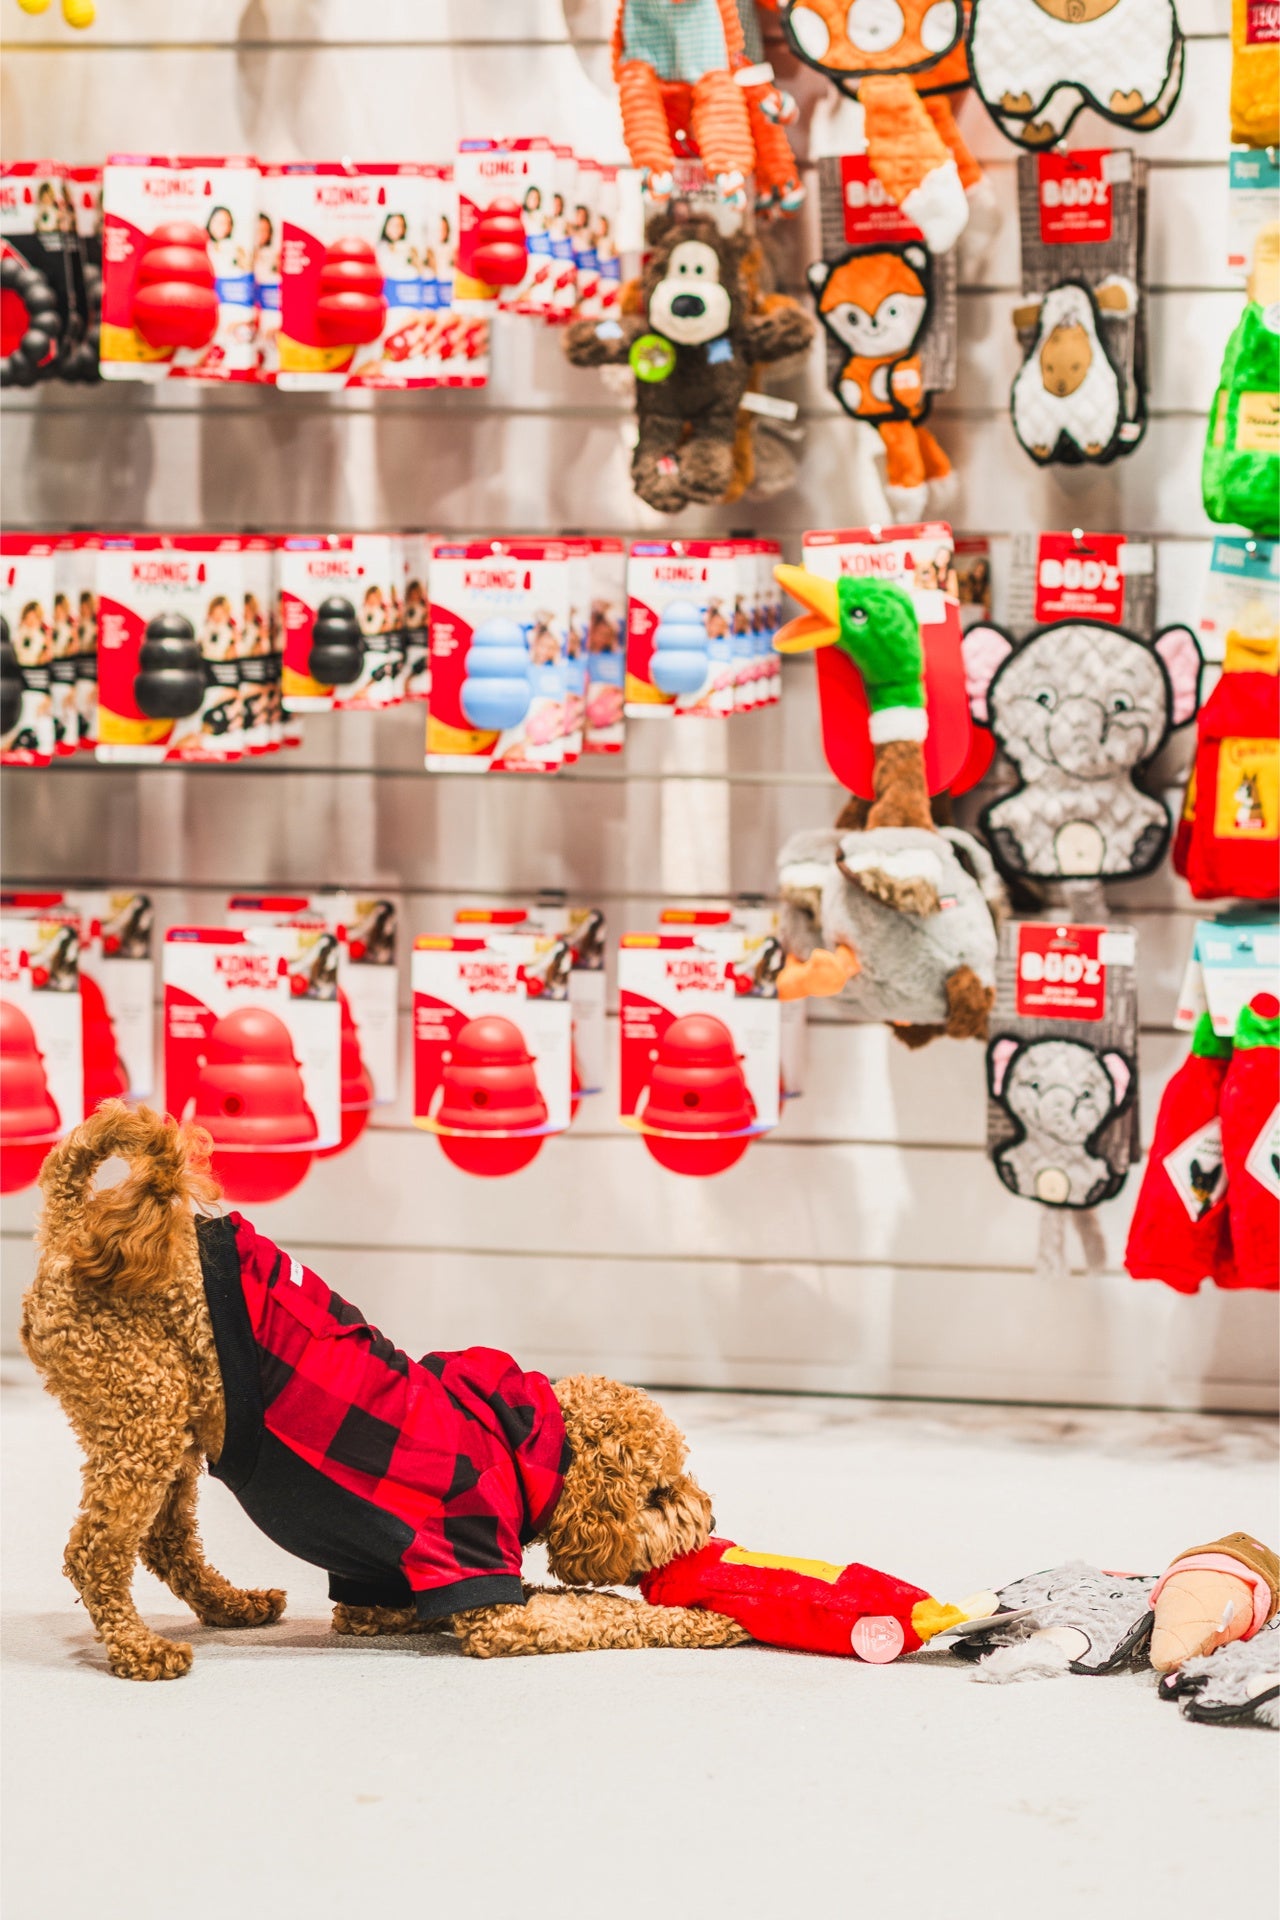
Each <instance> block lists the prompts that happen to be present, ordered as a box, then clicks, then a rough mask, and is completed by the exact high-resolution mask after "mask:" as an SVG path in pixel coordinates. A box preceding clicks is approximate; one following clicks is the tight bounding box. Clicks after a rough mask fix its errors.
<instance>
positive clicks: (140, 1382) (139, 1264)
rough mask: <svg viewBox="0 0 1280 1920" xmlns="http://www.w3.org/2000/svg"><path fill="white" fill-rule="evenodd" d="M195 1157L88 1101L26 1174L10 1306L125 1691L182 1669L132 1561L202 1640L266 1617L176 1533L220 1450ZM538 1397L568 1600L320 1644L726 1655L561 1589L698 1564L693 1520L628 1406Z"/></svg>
mask: <svg viewBox="0 0 1280 1920" xmlns="http://www.w3.org/2000/svg"><path fill="white" fill-rule="evenodd" d="M209 1145H210V1143H209V1140H208V1136H207V1135H204V1134H202V1133H200V1132H199V1131H198V1130H196V1129H191V1128H183V1127H179V1126H177V1125H176V1124H175V1122H173V1121H172V1120H162V1119H160V1118H159V1116H158V1115H156V1114H154V1113H151V1112H149V1111H148V1110H147V1109H146V1108H141V1109H138V1110H136V1111H135V1110H133V1109H130V1108H128V1107H126V1106H124V1105H123V1104H122V1103H121V1102H120V1101H107V1102H104V1104H103V1105H102V1106H101V1107H100V1108H99V1109H98V1111H97V1113H96V1114H94V1116H93V1117H92V1118H91V1119H89V1120H86V1121H85V1122H84V1123H83V1124H82V1125H81V1126H78V1127H76V1128H75V1129H74V1131H73V1132H71V1133H70V1134H69V1135H68V1136H67V1138H66V1139H65V1140H64V1141H63V1142H62V1143H61V1144H60V1145H59V1146H57V1147H56V1148H55V1149H54V1150H53V1152H52V1153H50V1155H49V1157H48V1159H47V1160H46V1161H45V1164H44V1169H43V1171H42V1173H41V1176H40V1183H41V1186H42V1187H43V1189H44V1194H45V1208H44V1214H43V1218H42V1221H41V1224H40V1229H39V1246H40V1263H39V1267H38V1269H37V1273H36V1277H35V1280H34V1281H33V1283H32V1285H31V1287H30V1289H29V1291H28V1293H27V1295H26V1299H25V1301H24V1303H23V1324H22V1338H23V1344H24V1345H25V1347H26V1350H27V1352H28V1353H29V1354H30V1356H31V1358H32V1360H33V1361H34V1362H35V1364H36V1366H37V1367H38V1368H39V1370H40V1372H41V1374H42V1375H43V1376H44V1381H45V1385H46V1386H47V1388H48V1390H49V1391H50V1392H51V1393H53V1394H54V1395H55V1396H56V1398H57V1399H58V1400H60V1401H61V1403H62V1405H63V1407H64V1408H65V1410H66V1413H67V1415H68V1418H69V1419H70V1421H71V1424H72V1426H73V1427H74V1429H75V1432H76V1436H77V1438H78V1439H79V1441H80V1445H81V1447H82V1449H83V1452H84V1456H85V1464H84V1491H83V1499H82V1504H81V1508H80V1512H79V1514H78V1516H77V1518H76V1521H75V1524H74V1526H73V1527H72V1530H71V1538H70V1540H69V1541H68V1543H67V1553H66V1560H65V1571H66V1573H67V1576H68V1578H69V1579H70V1580H71V1581H72V1582H73V1584H74V1585H75V1587H76V1589H77V1591H78V1592H79V1594H80V1597H81V1598H82V1600H83V1601H84V1604H85V1606H86V1608H87V1609H88V1612H89V1617H90V1619H91V1620H92V1622H93V1625H94V1628H95V1631H96V1633H97V1635H98V1637H99V1638H100V1639H101V1640H103V1641H104V1642H105V1644H106V1650H107V1658H108V1661H109V1663H110V1666H111V1669H112V1671H113V1672H114V1673H117V1674H120V1675H121V1676H122V1677H124V1678H126V1679H131V1680H167V1679H172V1678H174V1677H175V1676H177V1675H178V1674H182V1673H185V1672H186V1671H187V1669H188V1667H189V1666H190V1665H191V1648H190V1647H189V1646H187V1645H184V1644H182V1643H179V1642H175V1641H171V1640H166V1639H164V1638H163V1637H162V1636H161V1635H159V1634H156V1633H153V1632H152V1631H151V1629H150V1628H149V1627H148V1626H147V1625H146V1624H145V1623H144V1621H143V1620H142V1619H141V1618H140V1617H139V1615H138V1612H137V1609H136V1607H135V1606H134V1603H133V1598H132V1593H131V1587H132V1582H133V1570H134V1567H135V1565H136V1563H137V1562H138V1561H139V1560H141V1561H142V1563H143V1565H144V1566H146V1567H148V1568H149V1569H150V1570H151V1572H152V1573H154V1574H156V1575H157V1576H158V1577H159V1578H160V1579H161V1580H163V1581H164V1582H165V1583H166V1585H167V1586H168V1587H169V1588H170V1589H171V1591H172V1592H173V1593H175V1594H176V1595H177V1596H178V1598H179V1599H180V1600H184V1601H185V1602H186V1603H187V1605H188V1606H189V1607H190V1608H191V1610H192V1612H193V1613H194V1614H195V1615H196V1617H197V1619H199V1620H200V1621H202V1622H203V1623H204V1624H205V1625H206V1626H214V1627H260V1626H264V1625H266V1624H268V1623H269V1622H271V1621H274V1620H277V1619H278V1618H279V1617H280V1615H281V1613H282V1612H283V1610H284V1604H285V1596H284V1594H283V1593H282V1592H281V1591H279V1589H277V1588H270V1589H267V1590H265V1591H245V1590H243V1589H241V1588H239V1587H235V1586H233V1585H232V1584H231V1582H230V1581H228V1580H226V1579H224V1577H223V1576H222V1574H220V1573H217V1572H215V1571H214V1569H213V1568H212V1567H211V1566H210V1565H209V1563H208V1561H207V1560H206V1559H205V1557H204V1552H203V1549H202V1547H201V1544H200V1536H199V1533H198V1531H197V1528H196V1517H195V1506H196V1479H197V1475H198V1474H199V1472H200V1469H201V1466H202V1464H203V1462H204V1461H205V1460H206V1459H208V1460H210V1461H211V1462H217V1461H218V1460H219V1456H220V1454H221V1452H222V1449H223V1445H224V1439H225V1437H226V1433H227V1407H226V1400H225V1396H224V1392H223V1380H222V1373H221V1370H220V1365H219V1357H218V1349H217V1345H216V1343H215V1338H214V1327H213V1322H212V1320H211V1317H210V1312H209V1307H208V1303H207V1300H206V1294H205V1284H204V1277H203V1271H202V1265H201V1258H200V1251H199V1245H198V1241H197V1229H196V1216H197V1211H198V1210H199V1211H202V1212H207V1210H208V1209H209V1208H210V1207H211V1206H212V1204H213V1202H214V1201H215V1200H216V1199H217V1196H218V1187H217V1183H216V1182H215V1181H214V1180H213V1178H212V1177H211V1175H210V1173H209V1171H208V1165H207V1162H208V1153H209ZM113 1155H118V1156H120V1157H121V1158H123V1159H125V1160H127V1161H128V1162H129V1163H130V1169H129V1174H128V1176H127V1178H125V1179H124V1180H123V1181H122V1182H121V1183H120V1184H119V1185H118V1186H115V1187H111V1188H106V1189H104V1190H101V1191H94V1189H93V1186H92V1180H93V1175H94V1173H95V1171H96V1169H97V1168H98V1166H99V1165H100V1163H101V1162H102V1161H104V1160H106V1159H108V1158H110V1157H111V1156H113ZM379 1337H380V1336H379ZM388 1344H389V1343H388ZM554 1395H555V1400H556V1402H558V1405H559V1409H560V1413H561V1416H562V1418H563V1422H564V1428H565V1436H566V1439H567V1441H568V1443H569V1448H570V1449H571V1455H572V1457H571V1458H570V1459H569V1460H568V1462H567V1465H566V1468H565V1472H564V1480H563V1487H562V1489H561V1491H560V1493H559V1495H558V1497H557V1498H556V1500H555V1504H554V1506H553V1508H552V1509H551V1512H550V1515H549V1517H548V1518H546V1519H545V1521H544V1523H543V1530H542V1533H541V1535H540V1537H542V1538H544V1539H545V1542H546V1547H547V1554H548V1559H549V1561H550V1565H551V1571H552V1574H553V1576H554V1577H555V1578H556V1579H558V1580H562V1581H564V1582H565V1583H566V1584H567V1586H569V1587H573V1588H577V1589H579V1591H577V1592H567V1591H564V1590H563V1589H527V1590H526V1595H525V1600H524V1603H523V1604H515V1603H510V1604H498V1605H492V1606H484V1607H477V1608H472V1609H469V1610H467V1611H465V1612H458V1613H454V1614H452V1615H451V1616H447V1617H445V1618H444V1619H434V1620H422V1619H420V1618H418V1617H417V1615H416V1614H415V1612H414V1610H413V1609H412V1608H401V1607H390V1606H357V1605H352V1604H349V1603H343V1602H340V1603H339V1604H338V1605H337V1606H336V1607H335V1609H334V1616H333V1624H334V1627H335V1629H336V1630H337V1631H338V1632H340V1633H351V1634H373V1633H404V1632H406V1631H423V1630H426V1631H431V1630H435V1629H437V1628H442V1627H446V1628H447V1627H451V1628H452V1630H453V1632H454V1633H455V1634H456V1635H457V1637H458V1639H459V1640H460V1641H461V1643H462V1645H463V1647H464V1648H465V1650H466V1651H467V1652H468V1653H472V1654H476V1655H479V1656H481V1657H482V1658H483V1657H488V1656H491V1655H494V1654H508V1653H571V1652H579V1651H588V1650H591V1649H598V1648H609V1647H716V1646H731V1645H736V1644H737V1643H738V1642H740V1641H742V1640H744V1639H745V1638H746V1635H745V1634H744V1633H743V1632H742V1630H741V1628H740V1627H738V1626H737V1625H736V1624H735V1623H734V1622H733V1621H731V1620H728V1619H725V1618H724V1617H722V1616H720V1615H716V1614H711V1613H703V1612H698V1611H695V1610H683V1609H680V1608H667V1607H651V1606H648V1605H647V1604H645V1603H644V1602H643V1601H640V1600H632V1599H628V1598H625V1597H623V1596H621V1595H617V1594H612V1593H601V1592H592V1591H581V1589H591V1588H594V1587H599V1586H604V1585H613V1584H616V1583H621V1582H630V1581H632V1580H634V1579H635V1578H636V1577H638V1576H639V1575H640V1574H641V1573H643V1572H645V1571H647V1570H648V1569H649V1568H651V1567H658V1566H662V1565H665V1563H666V1562H667V1561H669V1560H672V1559H674V1558H675V1557H676V1556H677V1555H678V1554H682V1553H687V1552H690V1551H692V1550H694V1549H696V1548H698V1547H701V1546H703V1545H704V1544H705V1543H706V1541H707V1540H708V1539H709V1538H710V1534H711V1527H712V1520H711V1504H710V1501H709V1500H708V1498H707V1496H706V1494H705V1493H704V1492H703V1490H702V1488H701V1487H700V1486H699V1485H698V1483H697V1482H696V1481H695V1480H694V1479H693V1478H692V1477H691V1476H690V1475H689V1474H688V1473H686V1471H685V1442H684V1438H683V1436H682V1435H681V1433H680V1432H679V1430H678V1429H677V1428H676V1427H675V1426H674V1425H673V1423H672V1422H671V1421H670V1420H669V1419H668V1418H667V1416H666V1415H665V1414H664V1413H663V1412H662V1410H661V1408H660V1407H658V1406H657V1405H655V1403H654V1402H653V1401H652V1400H650V1399H649V1397H648V1396H647V1395H646V1394H643V1393H641V1392H639V1391H638V1390H637V1389H636V1388H633V1387H627V1386H623V1385H620V1384H619V1383H618V1382H616V1381H613V1380H606V1379H600V1378H594V1377H590V1376H586V1375H577V1376H575V1377H573V1378H571V1379H566V1380H561V1381H558V1382H557V1383H556V1385H555V1388H554Z"/></svg>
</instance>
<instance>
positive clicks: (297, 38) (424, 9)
mask: <svg viewBox="0 0 1280 1920" xmlns="http://www.w3.org/2000/svg"><path fill="white" fill-rule="evenodd" d="M613 11H614V10H613V8H612V6H611V5H610V3H609V0H567V4H566V0H501V4H500V5H497V6H495V5H492V4H489V5H484V4H481V5H478V6H477V5H476V4H475V3H474V0H378V4H377V5H376V6H370V5H369V4H368V0H255V4H253V5H248V4H244V5H240V4H232V0H183V4H182V5H181V6H174V5H173V4H172V0H125V4H124V5H119V4H117V5H116V6H107V5H105V4H104V5H102V6H100V7H99V9H98V17H97V19H96V20H95V21H94V23H93V27H92V29H91V30H89V31H81V30H77V29H75V28H72V27H68V26H67V25H66V23H65V21H64V20H63V18H62V10H61V8H60V6H59V5H58V0H52V4H51V5H50V7H49V9H48V11H47V12H46V13H43V14H36V15H31V14H26V13H22V14H11V16H9V17H6V19H5V40H6V42H7V43H8V46H9V49H10V51H12V50H14V49H16V48H21V47H23V46H30V45H32V44H38V45H50V46H54V47H56V48H57V49H58V51H59V52H61V51H63V50H66V51H69V52H76V53H84V54H88V55H93V54H95V53H97V52H99V51H111V50H112V49H114V48H116V47H120V46H128V47H131V48H141V47H145V48H148V49H151V48H157V47H168V46H192V45H198V46H202V47H210V46H218V47H236V46H240V47H253V46H258V45H262V44H264V43H265V44H268V45H273V44H277V43H283V44H286V45H287V44H288V43H290V42H296V43H299V44H301V45H303V46H306V47H308V48H319V47H325V46H334V47H341V48H343V49H346V48H347V47H349V46H351V45H353V44H354V45H357V46H379V45H382V46H386V45H387V44H389V43H391V44H395V45H401V44H405V43H417V44H419V45H424V46H425V45H440V46H449V45H454V46H456V45H458V44H459V43H462V44H464V45H469V44H471V43H474V42H477V41H480V42H495V41H503V40H507V41H533V42H542V41H551V42H554V41H561V40H569V39H572V40H578V41H581V40H602V39H607V38H608V34H609V30H610V26H611V24H612V18H613Z"/></svg>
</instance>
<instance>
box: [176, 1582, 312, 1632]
mask: <svg viewBox="0 0 1280 1920" xmlns="http://www.w3.org/2000/svg"><path fill="white" fill-rule="evenodd" d="M288 1597H289V1596H288V1595H287V1594H286V1593H285V1591H284V1589H283V1588H282V1587H246V1588H240V1587H231V1588H229V1589H228V1590H227V1592H226V1593H224V1594H222V1595H220V1596H219V1598H218V1599H216V1600H211V1601H203V1602H202V1603H201V1604H200V1605H199V1606H198V1607H196V1608H195V1610H194V1611H195V1615H196V1618H197V1619H198V1620H199V1621H200V1623H201V1625H202V1626H206V1627H270V1626H273V1625H274V1624H275V1622H276V1621H277V1620H278V1619H279V1618H280V1615H281V1614H282V1613H283V1612H284V1609H285V1602H286V1600H287V1599H288Z"/></svg>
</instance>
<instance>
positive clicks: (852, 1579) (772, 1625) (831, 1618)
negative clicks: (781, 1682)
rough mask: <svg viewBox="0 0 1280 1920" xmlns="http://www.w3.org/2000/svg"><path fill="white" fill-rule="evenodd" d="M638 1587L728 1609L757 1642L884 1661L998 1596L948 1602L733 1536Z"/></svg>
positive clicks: (669, 1598)
mask: <svg viewBox="0 0 1280 1920" xmlns="http://www.w3.org/2000/svg"><path fill="white" fill-rule="evenodd" d="M640 1591H641V1593H643V1595H644V1597H645V1599H646V1600H647V1601H649V1603H650V1605H651V1606H655V1607H705V1608H706V1609H707V1611H708V1612H709V1613H724V1614H727V1615H728V1616H729V1618H730V1619H731V1620H736V1621H737V1622H738V1625H739V1626H740V1627H744V1628H745V1629H746V1631H747V1632H748V1633H749V1634H750V1635H751V1638H752V1639H753V1640H763V1641H765V1642H766V1643H767V1644H768V1645H770V1646H774V1647H791V1648H793V1649H795V1650H796V1651H797V1652H803V1653H836V1654H844V1655H846V1656H849V1655H853V1656H856V1657H857V1658H858V1659H859V1660H869V1661H871V1662H873V1663H874V1664H875V1665H876V1666H883V1665H884V1664H886V1663H887V1662H888V1661H890V1660H896V1659H897V1657H898V1655H899V1654H900V1653H916V1652H918V1651H919V1649H920V1648H921V1647H922V1646H923V1645H924V1644H925V1642H926V1641H928V1640H932V1638H933V1637H934V1635H935V1634H937V1633H941V1632H942V1631H943V1630H944V1628H948V1627H957V1626H961V1625H963V1624H964V1623H965V1622H966V1621H971V1620H977V1619H983V1618H985V1617H986V1616H987V1615H988V1614H990V1613H993V1612H994V1611H995V1605H996V1599H995V1595H994V1594H992V1593H983V1594H976V1595H974V1596H973V1597H972V1598H971V1599H970V1600H968V1601H966V1603H965V1605H964V1606H961V1607H949V1606H945V1605H944V1604H943V1603H942V1601H940V1600H935V1599H934V1598H933V1596H932V1594H928V1593H926V1592H925V1591H924V1589H923V1587H913V1586H911V1585H910V1584H909V1583H908V1582H907V1581H905V1580H895V1579H894V1578H893V1576H892V1575H891V1574H887V1573H877V1572H876V1570H875V1568H874V1567H863V1566H859V1565H858V1564H857V1562H856V1561H855V1562H854V1563H853V1565H851V1566H847V1567H836V1566H832V1565H830V1563H829V1562H827V1561H826V1560H791V1559H788V1558H787V1557H786V1556H785V1555H783V1554H777V1553H749V1552H748V1551H747V1549H746V1548H745V1547H736V1546H735V1545H734V1544H733V1542H732V1541H731V1540H719V1539H714V1538H713V1539H711V1540H709V1541H708V1542H707V1544H706V1546H705V1547H703V1548H701V1549H700V1550H699V1551H698V1552H697V1553H687V1554H685V1555H684V1556H683V1557H682V1558H681V1559H679V1560H672V1561H670V1562H669V1563H668V1565H667V1566H665V1567H658V1568H656V1569H655V1570H654V1571H653V1572H652V1573H646V1574H645V1575H644V1578H643V1579H642V1580H641V1582H640Z"/></svg>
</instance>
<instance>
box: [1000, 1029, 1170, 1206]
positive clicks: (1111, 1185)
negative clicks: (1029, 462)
mask: <svg viewBox="0 0 1280 1920" xmlns="http://www.w3.org/2000/svg"><path fill="white" fill-rule="evenodd" d="M987 1083H988V1086H989V1087H990V1090H991V1097H992V1099H993V1100H995V1101H996V1102H997V1103H998V1104H999V1105H1000V1106H1001V1107H1002V1108H1003V1109H1004V1111H1005V1112H1006V1113H1007V1114H1008V1116H1009V1118H1010V1119H1011V1120H1012V1122H1013V1126H1014V1137H1013V1138H1012V1139H1011V1140H1009V1141H1008V1142H1007V1143H1006V1144H1005V1145H1004V1146H1001V1147H999V1148H997V1150H996V1153H995V1156H994V1157H995V1164H996V1172H997V1173H998V1174H999V1175H1000V1178H1001V1179H1002V1180H1003V1181H1004V1184H1005V1186H1006V1187H1008V1188H1009V1190H1010V1192H1011V1193H1016V1194H1019V1195H1020V1196H1021V1197H1022V1198H1023V1199H1024V1200H1039V1201H1041V1202H1042V1203H1043V1204H1044V1205H1046V1206H1052V1207H1096V1206H1097V1205H1098V1203H1099V1202H1100V1201H1102V1200H1109V1199H1110V1198H1111V1195H1112V1194H1113V1193H1117V1192H1118V1191H1119V1189H1120V1188H1121V1187H1122V1186H1123V1184H1124V1177H1125V1173H1126V1172H1127V1170H1128V1159H1127V1158H1126V1160H1125V1163H1124V1165H1123V1166H1121V1167H1114V1166H1112V1164H1111V1162H1110V1161H1109V1160H1108V1159H1107V1158H1106V1156H1105V1153H1104V1151H1103V1135H1104V1133H1105V1132H1106V1129H1107V1128H1108V1126H1109V1125H1110V1123H1111V1121H1112V1120H1113V1119H1114V1118H1115V1117H1116V1115H1117V1114H1120V1113H1123V1112H1124V1111H1125V1109H1126V1108H1127V1107H1128V1104H1129V1100H1130V1097H1131V1095H1132V1092H1133V1085H1134V1067H1133V1062H1132V1061H1131V1060H1130V1059H1128V1058H1127V1057H1126V1056H1125V1055H1124V1054H1123V1053H1120V1052H1119V1051H1117V1050H1116V1049H1115V1048H1111V1049H1109V1050H1108V1051H1107V1052H1106V1053H1099V1052H1097V1051H1096V1050H1095V1049H1094V1048H1093V1047H1091V1046H1087V1045H1086V1044H1085V1042H1084V1041H1082V1040H1052V1039H1049V1040H1018V1039H1015V1038H1014V1037H1013V1035H1012V1034H1001V1035H1000V1036H999V1038H998V1039H996V1040H993V1041H992V1043H991V1046H990V1048H989V1049H988V1052H987Z"/></svg>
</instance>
